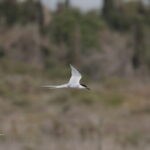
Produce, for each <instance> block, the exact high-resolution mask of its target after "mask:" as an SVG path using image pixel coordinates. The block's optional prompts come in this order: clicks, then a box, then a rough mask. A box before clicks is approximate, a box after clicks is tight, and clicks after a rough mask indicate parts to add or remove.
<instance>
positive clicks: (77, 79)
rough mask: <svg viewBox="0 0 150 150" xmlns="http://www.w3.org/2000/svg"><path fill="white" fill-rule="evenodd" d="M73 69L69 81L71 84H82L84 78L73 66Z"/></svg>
mask: <svg viewBox="0 0 150 150" xmlns="http://www.w3.org/2000/svg"><path fill="white" fill-rule="evenodd" d="M70 67H71V78H70V80H69V84H73V85H75V84H79V82H80V79H81V78H82V76H81V74H80V72H79V71H78V70H77V69H75V68H74V67H73V66H72V65H70Z"/></svg>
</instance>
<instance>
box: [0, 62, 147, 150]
mask: <svg viewBox="0 0 150 150" xmlns="http://www.w3.org/2000/svg"><path fill="white" fill-rule="evenodd" d="M3 63H4V62H3ZM7 63H8V62H7ZM4 64H5V63H4ZM4 64H3V66H4ZM5 65H6V64H5ZM20 65H21V64H20ZM20 65H19V66H18V65H17V64H16V65H14V64H13V67H14V69H10V68H9V67H8V68H7V70H6V69H5V70H4V68H2V67H1V70H0V72H1V79H0V120H1V122H0V132H1V133H3V134H4V135H1V136H0V149H1V150H8V149H11V150H48V149H50V150H60V149H61V150H70V149H72V150H91V149H92V150H114V149H115V150H141V149H142V150H148V149H149V147H150V126H149V124H150V118H149V114H150V100H149V97H150V94H149V91H150V83H148V82H142V81H132V82H130V81H129V80H124V79H123V80H122V79H109V80H106V81H105V82H101V83H95V85H94V86H93V87H96V88H95V89H94V88H93V90H92V91H80V90H65V89H64V90H46V89H41V88H39V87H40V86H41V85H42V84H43V83H50V82H53V83H55V81H52V80H51V79H50V78H48V76H49V75H47V74H46V73H44V72H43V74H41V70H38V69H35V68H34V69H35V71H34V73H33V72H32V68H30V67H29V66H26V65H25V66H24V65H23V66H24V68H26V69H23V73H22V71H20V69H18V67H20ZM8 66H9V65H8ZM11 67H12V66H11ZM14 70H15V71H14ZM18 70H19V71H18ZM126 81H127V82H126ZM89 84H90V83H89ZM99 84H101V86H99Z"/></svg>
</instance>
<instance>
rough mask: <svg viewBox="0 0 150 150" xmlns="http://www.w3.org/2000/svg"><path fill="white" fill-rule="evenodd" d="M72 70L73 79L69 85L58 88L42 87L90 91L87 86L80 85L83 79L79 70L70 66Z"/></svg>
mask: <svg viewBox="0 0 150 150" xmlns="http://www.w3.org/2000/svg"><path fill="white" fill-rule="evenodd" d="M70 68H71V78H70V80H69V82H68V83H66V84H62V85H56V86H53V85H52V86H51V85H45V86H42V87H46V88H76V89H87V90H90V89H89V88H88V87H87V86H86V85H84V84H81V83H80V80H81V78H82V76H81V74H80V72H79V71H78V70H77V69H75V68H74V67H73V66H72V65H70Z"/></svg>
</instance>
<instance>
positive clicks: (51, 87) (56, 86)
mask: <svg viewBox="0 0 150 150" xmlns="http://www.w3.org/2000/svg"><path fill="white" fill-rule="evenodd" d="M41 87H43V88H50V89H58V88H67V87H68V86H67V84H62V85H44V86H41Z"/></svg>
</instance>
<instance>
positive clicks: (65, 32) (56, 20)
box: [50, 9, 81, 44]
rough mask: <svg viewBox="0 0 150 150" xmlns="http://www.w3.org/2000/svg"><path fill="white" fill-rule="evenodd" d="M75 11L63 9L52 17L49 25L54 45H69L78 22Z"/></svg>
mask: <svg viewBox="0 0 150 150" xmlns="http://www.w3.org/2000/svg"><path fill="white" fill-rule="evenodd" d="M80 17H81V16H80V13H79V12H78V11H77V10H71V9H64V10H63V11H62V12H61V13H60V14H57V13H55V14H54V15H53V21H52V23H51V25H50V28H51V35H52V38H53V39H54V41H55V42H56V43H60V42H65V43H66V44H71V42H72V41H71V40H72V38H73V36H74V35H73V34H74V30H75V27H76V25H77V23H78V21H79V20H80Z"/></svg>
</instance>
